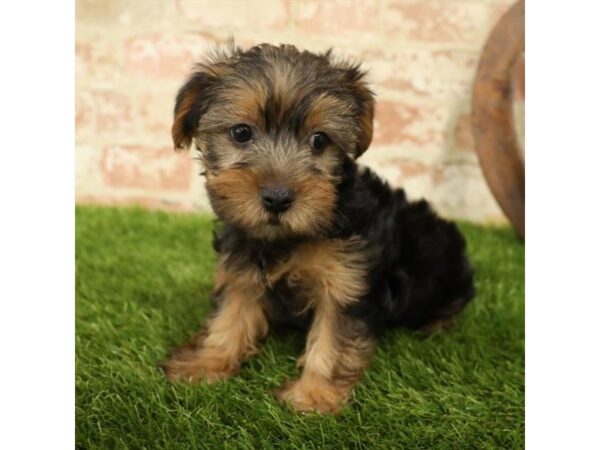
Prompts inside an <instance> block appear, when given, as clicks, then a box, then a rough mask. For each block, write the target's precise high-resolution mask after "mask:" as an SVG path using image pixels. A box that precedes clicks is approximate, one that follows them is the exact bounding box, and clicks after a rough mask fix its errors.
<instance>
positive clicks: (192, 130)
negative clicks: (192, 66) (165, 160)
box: [171, 66, 216, 150]
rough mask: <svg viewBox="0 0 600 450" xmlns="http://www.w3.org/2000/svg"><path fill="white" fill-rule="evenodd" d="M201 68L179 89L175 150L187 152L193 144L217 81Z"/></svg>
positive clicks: (172, 131) (174, 140)
mask: <svg viewBox="0 0 600 450" xmlns="http://www.w3.org/2000/svg"><path fill="white" fill-rule="evenodd" d="M206 69H207V68H205V67H204V66H199V67H198V68H196V70H194V72H192V74H191V75H190V76H189V77H188V79H187V81H186V82H185V84H184V85H183V86H182V87H181V88H180V89H179V92H178V93H177V98H176V99H175V111H174V119H173V126H172V127H171V135H172V136H173V144H174V146H175V150H186V149H188V148H189V146H190V145H191V143H192V140H193V139H194V135H195V134H196V129H197V127H198V123H199V121H200V117H202V115H203V114H204V113H205V112H206V109H207V107H208V103H209V102H208V95H206V94H207V93H208V89H209V88H210V86H211V85H212V84H213V83H214V82H215V81H216V77H215V76H214V74H211V72H210V71H209V70H206Z"/></svg>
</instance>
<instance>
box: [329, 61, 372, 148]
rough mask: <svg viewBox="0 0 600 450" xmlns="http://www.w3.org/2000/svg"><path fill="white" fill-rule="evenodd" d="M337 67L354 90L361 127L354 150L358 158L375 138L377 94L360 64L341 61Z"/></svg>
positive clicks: (359, 126)
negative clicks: (372, 89) (374, 119)
mask: <svg viewBox="0 0 600 450" xmlns="http://www.w3.org/2000/svg"><path fill="white" fill-rule="evenodd" d="M337 67H338V69H340V70H342V72H343V73H344V78H345V82H346V84H347V86H348V87H349V88H350V90H351V91H352V95H353V96H354V100H355V102H356V114H357V117H356V118H357V122H358V129H359V132H358V140H357V143H356V148H355V150H354V158H355V159H356V158H358V157H359V156H360V155H362V154H363V153H364V152H365V151H366V150H367V149H368V148H369V145H370V144H371V140H372V139H373V115H374V113H375V96H374V94H373V92H372V91H371V90H370V89H369V88H368V86H367V83H366V82H365V80H364V78H365V75H366V72H363V71H362V70H361V69H360V65H358V64H351V63H348V62H341V63H338V64H337Z"/></svg>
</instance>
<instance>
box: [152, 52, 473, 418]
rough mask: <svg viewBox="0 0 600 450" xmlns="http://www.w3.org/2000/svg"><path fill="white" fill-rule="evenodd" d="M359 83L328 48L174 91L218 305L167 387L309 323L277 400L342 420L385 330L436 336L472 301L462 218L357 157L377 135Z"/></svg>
mask: <svg viewBox="0 0 600 450" xmlns="http://www.w3.org/2000/svg"><path fill="white" fill-rule="evenodd" d="M364 75H365V73H364V72H363V71H361V70H360V67H359V66H358V65H355V64H351V63H348V62H345V61H337V60H335V59H334V58H333V57H332V55H331V52H330V51H328V52H326V53H324V54H314V53H310V52H307V51H299V50H298V49H296V47H294V46H291V45H281V46H272V45H267V44H262V45H259V46H256V47H253V48H251V49H249V50H247V51H243V50H241V49H239V48H236V47H233V46H232V47H231V48H230V49H229V50H228V51H225V52H217V53H215V54H213V55H212V57H210V58H209V60H208V61H207V62H205V63H202V64H198V65H197V66H195V68H194V70H193V71H192V73H191V75H190V76H189V78H188V80H187V81H186V82H185V84H184V85H183V87H182V88H181V89H180V91H179V93H178V95H177V99H176V104H175V119H174V123H173V128H172V134H173V140H174V144H175V147H176V149H186V148H188V147H189V146H190V145H191V144H192V143H194V144H195V147H196V149H197V150H198V154H199V159H200V161H201V163H202V165H203V167H204V169H205V173H204V176H205V177H206V190H207V192H208V196H209V198H210V202H211V205H212V207H213V209H214V212H215V214H216V215H217V217H218V219H219V221H218V225H217V229H216V231H215V238H214V247H215V250H216V251H217V253H218V254H219V263H218V267H217V270H216V275H215V286H214V292H213V295H212V301H213V304H214V311H213V313H212V315H211V316H210V318H209V319H208V320H207V321H206V323H205V325H204V327H203V328H202V330H201V331H200V332H199V333H198V334H197V335H196V336H195V337H194V338H193V339H192V341H191V342H190V343H188V344H187V345H185V346H183V347H181V348H180V349H178V350H176V351H175V352H174V353H173V355H172V356H171V358H170V359H169V360H167V361H166V362H165V363H164V364H163V366H162V367H163V370H164V371H165V373H166V376H167V377H168V378H169V379H171V380H175V381H189V382H197V381H200V380H207V381H208V382H213V381H216V380H219V379H223V378H227V377H229V376H231V375H233V374H234V373H236V371H237V370H238V369H239V368H240V364H241V363H242V362H243V361H244V360H245V359H246V358H248V357H249V356H251V355H252V354H254V353H256V352H257V350H258V346H259V342H260V340H261V339H262V338H263V337H265V335H266V334H267V331H268V329H269V325H270V324H271V325H273V324H281V325H284V326H288V327H300V328H302V329H305V330H307V332H308V333H307V339H306V348H305V350H304V354H303V355H302V356H301V357H300V358H299V359H298V367H300V368H302V374H301V375H300V377H299V378H298V379H296V380H293V381H289V382H287V383H285V384H284V386H283V387H281V388H280V389H279V390H278V391H277V392H276V395H277V397H278V398H279V400H280V401H281V402H284V403H289V404H290V405H291V406H293V407H294V408H295V409H296V410H299V411H320V412H337V411H339V409H340V408H341V407H342V406H343V405H344V404H345V403H346V401H347V399H348V396H349V394H350V392H351V390H352V387H353V386H354V385H355V384H356V382H357V381H358V379H359V378H360V376H361V374H362V372H363V371H364V370H365V368H366V367H367V365H368V363H369V359H370V357H371V355H372V353H373V350H374V347H375V340H376V336H377V334H378V333H379V332H380V331H381V330H383V329H385V328H386V327H396V326H403V327H408V328H412V329H432V328H433V327H435V326H438V325H440V324H443V323H446V322H447V321H448V320H449V319H451V318H452V317H453V316H455V315H456V314H457V313H458V312H459V311H460V310H462V308H463V307H464V306H465V304H466V303H467V302H468V301H469V300H470V299H471V298H472V297H473V295H474V289H473V276H472V269H471V266H470V265H469V262H468V260H467V258H466V256H465V241H464V239H463V238H462V236H461V235H460V233H459V231H458V230H457V228H456V227H455V225H453V224H452V223H450V222H447V221H446V220H443V219H441V218H439V217H437V216H436V214H435V213H434V212H433V211H432V210H431V208H430V207H429V205H428V204H427V203H426V202H425V201H418V202H414V203H413V202H409V201H407V199H406V196H405V194H404V191H402V190H400V189H398V190H393V189H391V188H390V187H389V186H388V185H387V184H386V183H385V182H383V181H382V180H381V179H380V178H378V177H377V176H376V175H375V174H374V173H373V172H371V171H370V170H369V169H366V168H363V167H359V166H358V165H357V163H356V161H355V160H356V158H358V157H359V156H360V155H361V154H362V153H363V152H365V150H367V148H368V147H369V144H370V142H371V137H372V134H373V112H374V98H373V93H372V92H371V91H370V90H369V88H368V87H367V85H366V83H365V81H364Z"/></svg>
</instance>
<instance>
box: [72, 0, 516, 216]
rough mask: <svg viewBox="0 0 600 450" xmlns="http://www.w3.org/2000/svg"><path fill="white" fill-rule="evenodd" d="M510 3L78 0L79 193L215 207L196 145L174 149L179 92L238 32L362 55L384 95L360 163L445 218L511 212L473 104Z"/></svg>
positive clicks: (99, 198)
mask: <svg viewBox="0 0 600 450" xmlns="http://www.w3.org/2000/svg"><path fill="white" fill-rule="evenodd" d="M512 3H513V0H437V1H436V0H421V1H418V0H414V1H413V0H401V1H391V0H390V1H384V0H382V1H362V2H351V1H342V0H320V1H313V0H311V1H302V0H299V1H286V0H278V1H275V0H263V1H242V0H238V1H216V0H214V1H184V0H180V1H177V0H143V1H142V0H138V1H127V0H99V1H89V0H78V1H77V3H76V10H77V23H76V91H77V92H76V192H77V201H78V202H80V203H106V204H142V205H146V206H149V207H159V208H166V209H172V210H208V209H209V205H208V202H207V199H206V195H205V192H204V189H203V186H202V179H201V178H200V177H199V176H198V175H197V174H198V172H199V167H198V165H197V164H196V163H195V162H194V160H193V155H192V154H188V155H182V154H175V152H174V151H173V149H172V143H171V137H170V126H171V119H172V107H173V98H174V95H175V92H176V90H177V88H178V87H179V85H180V84H181V82H182V81H183V79H184V77H185V75H186V73H187V71H188V69H189V67H190V65H191V63H192V61H194V60H195V59H197V58H199V57H201V56H202V55H203V54H204V53H205V52H206V50H207V49H209V48H210V47H211V46H213V45H214V44H218V43H224V42H226V40H227V39H228V38H229V37H230V36H233V37H234V38H235V40H236V42H237V43H238V44H240V45H242V46H250V45H253V44H257V43H261V42H270V43H284V42H285V43H292V44H296V45H297V46H299V47H302V48H307V49H311V50H319V51H321V50H324V49H326V48H329V47H333V48H334V49H335V50H336V51H337V52H338V53H341V54H344V55H347V56H349V57H352V58H357V59H360V60H362V61H363V62H364V66H363V67H365V68H367V69H369V81H370V82H371V83H372V88H373V90H374V91H375V92H376V94H377V100H378V104H377V109H376V118H375V132H374V140H373V144H372V146H371V148H370V149H369V150H368V151H367V153H366V154H365V155H364V156H363V157H362V158H361V161H362V162H363V163H364V164H366V165H369V166H371V167H373V168H374V169H375V170H376V171H377V172H378V173H380V174H381V175H382V176H383V177H385V178H386V179H387V180H389V181H390V182H391V183H392V184H393V185H396V186H403V187H404V188H405V189H406V190H407V192H408V194H409V196H410V197H412V198H420V197H425V198H428V199H430V200H431V201H432V202H433V203H434V205H435V206H436V207H437V209H438V210H439V211H440V213H442V214H443V215H445V216H448V217H456V218H464V219H469V220H474V221H479V222H498V221H504V218H503V215H502V213H501V211H500V209H499V208H498V206H497V204H496V202H495V200H494V199H493V197H492V195H491V193H490V191H489V189H488V188H487V186H486V184H485V181H484V179H483V176H482V174H481V170H480V169H479V166H478V163H477V158H476V155H475V153H474V148H473V139H472V136H471V132H470V123H469V104H470V87H471V83H472V80H473V77H474V73H475V70H476V66H477V61H478V57H479V52H480V50H481V48H482V46H483V44H484V42H485V39H486V37H487V34H488V32H489V31H490V29H491V27H492V26H493V25H494V24H495V23H496V21H497V20H498V19H499V18H500V17H501V15H502V14H503V13H504V11H506V10H507V9H508V7H510V5H511V4H512Z"/></svg>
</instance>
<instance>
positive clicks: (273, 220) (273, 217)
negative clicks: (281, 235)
mask: <svg viewBox="0 0 600 450" xmlns="http://www.w3.org/2000/svg"><path fill="white" fill-rule="evenodd" d="M267 223H268V224H269V225H272V226H277V225H281V217H280V215H279V214H269V218H268V219H267Z"/></svg>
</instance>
